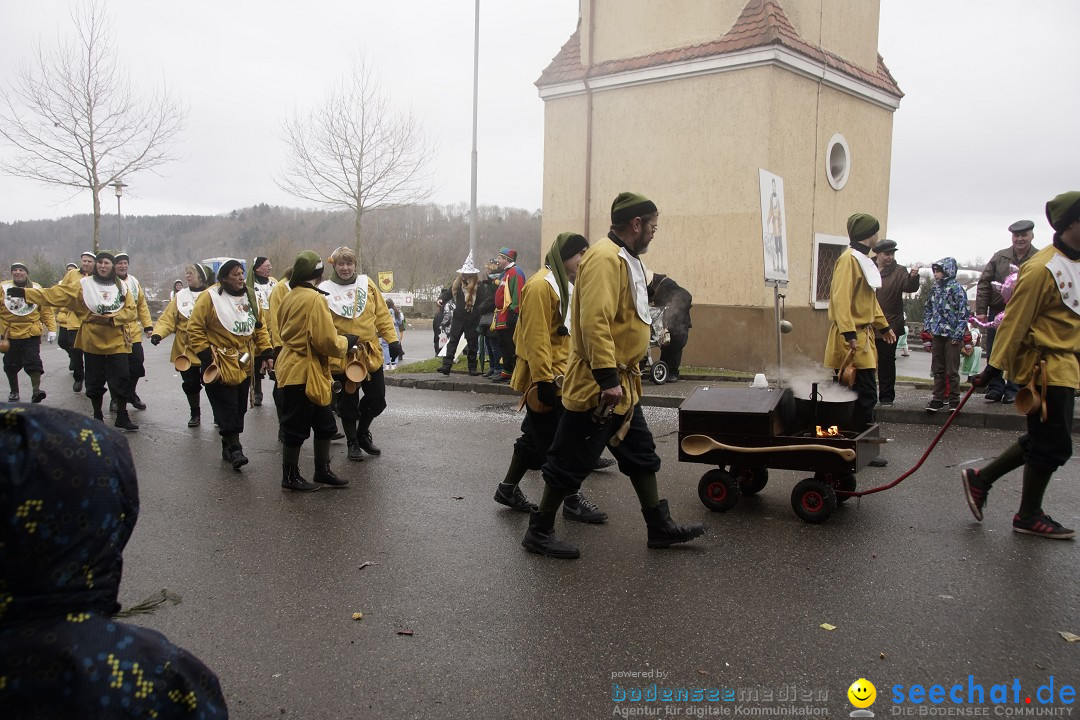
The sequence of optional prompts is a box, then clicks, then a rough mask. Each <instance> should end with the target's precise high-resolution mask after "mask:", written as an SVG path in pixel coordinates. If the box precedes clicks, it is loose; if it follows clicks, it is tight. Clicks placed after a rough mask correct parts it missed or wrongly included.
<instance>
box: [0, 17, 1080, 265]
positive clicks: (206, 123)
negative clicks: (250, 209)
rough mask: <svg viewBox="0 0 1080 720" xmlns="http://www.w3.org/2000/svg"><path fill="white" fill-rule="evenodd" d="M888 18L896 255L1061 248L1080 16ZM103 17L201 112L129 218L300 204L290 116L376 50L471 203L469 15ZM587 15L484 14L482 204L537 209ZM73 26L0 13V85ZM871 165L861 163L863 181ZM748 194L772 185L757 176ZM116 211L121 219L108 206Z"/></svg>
mask: <svg viewBox="0 0 1080 720" xmlns="http://www.w3.org/2000/svg"><path fill="white" fill-rule="evenodd" d="M601 1H602V2H613V1H615V0H601ZM699 1H700V2H707V1H708V0H699ZM786 1H787V2H796V1H798V0H786ZM881 6H882V12H881V34H880V50H881V54H882V55H883V56H884V58H885V62H886V64H887V65H888V66H889V68H890V70H891V71H892V73H893V75H894V76H895V77H896V78H897V81H898V82H899V83H900V86H901V88H902V89H903V90H904V92H905V93H906V97H905V98H904V100H903V101H902V103H901V105H900V109H899V110H898V111H897V113H896V114H895V116H894V120H895V124H894V136H893V162H892V183H891V198H890V207H889V224H888V227H887V234H888V235H889V236H890V237H892V238H894V239H895V240H897V242H898V243H899V244H900V252H899V253H898V256H897V257H898V260H900V261H901V262H903V261H911V260H922V261H930V260H934V259H937V258H938V257H940V256H942V255H943V254H951V255H954V256H955V257H957V258H958V259H960V260H966V259H971V258H974V257H976V256H980V255H981V256H983V257H984V258H988V257H989V255H990V254H992V252H993V251H994V250H997V249H1000V248H1002V247H1004V246H1007V245H1008V243H1009V236H1008V232H1007V230H1006V227H1007V226H1008V225H1009V224H1010V223H1011V222H1013V221H1014V220H1017V219H1020V218H1030V219H1032V220H1035V221H1036V245H1041V244H1045V243H1046V242H1049V239H1050V235H1051V232H1050V229H1049V226H1048V225H1047V224H1046V220H1045V217H1044V215H1043V206H1044V204H1045V202H1046V200H1047V199H1049V198H1050V197H1052V196H1053V195H1055V194H1057V193H1058V192H1061V191H1064V190H1072V189H1080V173H1078V172H1077V170H1078V165H1080V163H1078V160H1080V144H1078V143H1077V141H1076V130H1075V128H1076V127H1077V125H1078V118H1080V93H1078V92H1077V87H1078V81H1080V51H1078V49H1077V48H1078V44H1077V41H1076V30H1077V28H1078V27H1080V2H1077V1H1076V0H1030V1H1029V2H1018V1H1017V0H980V1H979V2H972V1H971V0H882V3H881ZM106 7H107V9H108V11H109V12H110V13H111V14H112V15H113V17H114V20H115V27H116V44H117V47H118V49H119V55H120V59H121V62H122V63H123V64H124V65H126V66H127V67H128V68H130V70H131V73H132V77H133V79H134V80H135V82H136V83H139V84H141V85H143V86H144V87H151V86H153V85H154V84H157V83H160V82H161V80H162V78H165V79H166V80H167V81H168V83H169V84H170V85H171V86H172V87H173V88H175V89H176V90H177V91H178V92H179V94H180V95H181V97H182V98H183V99H184V102H185V104H186V106H187V107H188V109H189V114H188V118H187V123H186V129H185V131H184V133H183V136H182V141H181V142H180V143H179V144H178V146H177V151H178V154H179V155H180V158H181V159H180V160H179V161H177V162H174V163H171V164H169V165H166V166H165V167H164V168H163V169H162V170H161V174H162V177H155V176H154V175H150V174H144V175H137V176H135V177H132V178H129V179H128V182H129V183H130V188H128V190H127V191H126V194H125V196H124V199H123V206H122V207H123V211H124V214H128V213H131V214H137V215H156V214H163V213H181V214H219V213H224V212H228V211H229V210H231V209H233V208H239V207H244V206H248V205H253V204H256V203H260V202H266V203H270V204H272V205H285V206H302V205H303V203H302V202H301V201H299V200H297V199H295V198H293V197H291V196H289V195H287V194H286V193H284V192H283V191H281V190H280V189H278V188H277V186H276V185H275V184H274V182H273V180H272V175H273V174H274V173H276V172H278V171H280V169H281V168H282V165H283V154H282V149H283V143H282V142H281V140H280V134H281V131H280V126H281V121H282V119H283V118H284V117H285V116H286V115H287V114H289V113H290V112H291V110H292V109H293V108H301V109H305V108H308V107H311V106H313V105H315V104H317V103H318V101H319V99H320V98H321V97H322V95H323V93H324V92H325V89H326V87H327V85H329V84H330V83H331V82H333V81H335V80H336V79H338V78H339V77H340V76H341V74H342V71H343V69H344V68H345V66H346V65H347V64H348V62H349V61H350V60H351V59H353V58H355V57H356V56H358V54H360V53H363V54H364V55H366V57H367V58H368V59H369V61H370V62H371V63H372V64H373V66H374V68H375V71H376V72H377V74H378V76H379V78H380V81H381V82H382V84H383V85H384V87H385V88H386V89H387V90H388V91H389V92H390V94H391V96H392V98H393V100H394V102H395V103H396V104H397V105H399V106H400V107H402V108H406V109H409V108H411V109H412V111H413V112H414V113H415V114H416V115H418V116H419V117H420V118H421V119H422V121H423V122H424V124H425V126H426V128H427V130H428V132H429V133H430V134H431V135H432V136H433V137H434V138H435V140H436V141H437V143H438V154H437V159H436V162H435V164H434V166H433V168H432V170H433V174H434V177H435V182H436V190H435V193H434V195H433V198H432V199H433V200H434V201H435V202H439V203H458V202H462V203H468V201H469V175H470V146H471V122H472V50H473V2H472V0H395V1H394V2H387V1H385V0H308V1H307V2H304V3H297V2H281V1H279V0H228V1H227V2H221V1H220V0H217V1H215V2H210V1H209V0H188V2H182V3H160V2H146V1H145V0H106ZM577 10H578V1H577V0H544V1H543V2H525V0H498V1H497V2H491V1H490V0H488V1H487V2H484V3H482V6H481V48H480V62H481V68H480V126H479V134H480V154H479V157H480V163H479V168H480V169H479V183H478V184H479V202H480V203H481V204H489V205H504V206H513V207H523V208H528V209H536V208H539V207H540V205H541V186H542V181H543V174H542V153H543V103H542V102H541V101H540V99H539V97H538V96H537V91H536V87H535V86H534V85H533V83H534V82H535V80H536V79H537V77H538V76H539V75H540V72H541V71H542V70H543V68H544V67H545V66H546V65H547V63H548V62H549V61H550V60H551V58H552V57H553V56H554V55H555V54H556V53H557V52H558V50H559V48H560V47H561V46H562V43H563V42H565V41H566V39H567V38H568V37H569V35H570V34H571V33H572V32H573V30H574V27H575V24H576V22H577ZM662 21H663V20H662V19H661V18H658V19H657V22H662ZM69 26H70V20H69V16H68V2H67V0H34V2H32V3H20V2H15V0H0V69H2V70H0V72H2V76H0V81H3V82H4V83H7V82H8V81H9V80H10V78H11V74H12V73H11V69H12V67H13V66H14V65H15V64H17V63H19V62H22V61H25V59H26V58H27V57H28V55H29V51H30V50H31V48H32V44H33V42H34V41H35V40H37V39H40V40H42V41H44V42H45V43H47V44H48V43H53V42H55V37H56V34H57V32H58V31H61V32H68V29H69ZM0 152H6V150H3V149H0ZM858 162H859V158H858V156H857V155H855V156H853V159H852V172H858V171H859V166H858ZM748 182H755V183H756V182H757V169H756V168H754V169H752V172H751V173H750V175H748ZM102 201H103V206H104V208H105V209H106V212H108V213H110V214H114V213H115V212H116V207H115V198H114V196H113V195H112V193H111V192H108V191H107V192H104V193H102ZM90 209H91V208H90V201H89V196H88V194H87V193H86V192H85V191H84V192H83V193H81V194H78V195H77V196H76V197H75V198H74V199H71V200H68V199H67V194H66V193H64V192H63V191H59V190H56V189H50V188H46V187H42V186H39V185H36V184H34V183H32V182H30V181H27V180H22V179H16V178H10V177H4V176H0V221H7V222H10V221H13V220H30V219H36V218H52V217H62V216H65V215H70V214H74V213H84V212H89V211H90Z"/></svg>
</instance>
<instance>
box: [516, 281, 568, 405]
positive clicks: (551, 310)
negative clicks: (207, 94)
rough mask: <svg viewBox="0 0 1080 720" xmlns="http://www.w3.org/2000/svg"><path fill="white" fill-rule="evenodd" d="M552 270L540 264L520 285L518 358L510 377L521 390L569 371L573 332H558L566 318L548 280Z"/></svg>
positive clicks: (550, 380) (517, 332)
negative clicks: (564, 333)
mask: <svg viewBox="0 0 1080 720" xmlns="http://www.w3.org/2000/svg"><path fill="white" fill-rule="evenodd" d="M549 272H551V271H550V270H548V269H547V268H541V269H540V272H538V273H536V274H535V275H533V276H532V277H531V278H529V279H528V280H527V281H526V282H525V285H524V287H522V289H521V302H520V304H519V305H518V311H519V313H520V315H519V316H518V323H517V328H516V329H515V330H514V345H515V347H516V348H517V362H516V364H515V365H514V376H513V377H512V378H511V379H510V387H512V388H514V389H515V390H517V391H518V392H525V391H526V390H528V389H529V388H530V387H532V385H533V383H536V382H553V381H554V379H555V376H556V375H565V374H566V364H567V361H568V360H569V358H570V336H569V335H559V328H561V327H562V326H563V321H562V316H561V315H560V314H559V309H560V303H559V296H558V295H556V294H555V289H554V288H553V287H551V284H550V283H548V281H547V276H548V273H549ZM572 316H573V313H571V317H572Z"/></svg>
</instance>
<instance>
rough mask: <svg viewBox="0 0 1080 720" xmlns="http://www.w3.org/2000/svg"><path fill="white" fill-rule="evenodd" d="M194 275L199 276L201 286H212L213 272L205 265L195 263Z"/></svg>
mask: <svg viewBox="0 0 1080 720" xmlns="http://www.w3.org/2000/svg"><path fill="white" fill-rule="evenodd" d="M195 274H196V275H198V276H199V280H200V284H201V285H205V286H207V287H209V286H211V285H213V284H214V281H215V278H214V270H213V268H211V267H210V266H209V265H207V264H206V263H195Z"/></svg>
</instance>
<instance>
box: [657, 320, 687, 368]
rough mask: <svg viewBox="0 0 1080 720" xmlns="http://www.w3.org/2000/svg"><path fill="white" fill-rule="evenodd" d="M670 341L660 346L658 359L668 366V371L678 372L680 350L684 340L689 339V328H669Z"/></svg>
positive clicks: (680, 360) (684, 343)
mask: <svg viewBox="0 0 1080 720" xmlns="http://www.w3.org/2000/svg"><path fill="white" fill-rule="evenodd" d="M669 332H670V333H671V342H669V343H668V344H667V345H665V346H663V347H662V348H660V359H661V360H663V361H664V364H665V365H667V366H668V372H669V373H672V374H674V375H678V374H679V368H680V367H682V351H683V348H684V347H686V342H687V341H688V340H689V339H690V331H689V330H670V331H669Z"/></svg>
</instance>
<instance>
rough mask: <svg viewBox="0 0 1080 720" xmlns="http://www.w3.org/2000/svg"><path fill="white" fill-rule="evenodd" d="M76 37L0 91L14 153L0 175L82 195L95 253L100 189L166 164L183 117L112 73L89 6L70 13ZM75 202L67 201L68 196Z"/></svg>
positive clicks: (169, 98) (168, 102) (106, 36)
mask: <svg viewBox="0 0 1080 720" xmlns="http://www.w3.org/2000/svg"><path fill="white" fill-rule="evenodd" d="M71 19H72V22H73V24H74V26H75V36H74V37H73V38H71V39H68V40H64V39H60V40H58V42H57V45H56V47H54V48H49V49H46V48H45V47H43V46H42V44H41V43H38V44H37V45H36V47H35V50H34V56H33V59H32V62H29V63H27V64H25V65H24V66H23V67H21V68H19V69H18V70H16V71H15V72H14V73H13V80H12V82H11V84H10V86H9V87H6V88H4V89H3V90H2V91H0V137H2V138H3V139H4V140H6V141H7V143H9V144H10V145H12V146H14V148H15V154H14V158H13V159H3V160H0V170H3V171H4V172H7V173H9V174H11V175H15V176H18V177H24V178H28V179H31V180H36V181H38V182H40V183H44V184H46V185H60V186H63V187H68V188H76V190H74V191H73V193H74V194H77V193H78V192H80V191H82V190H84V189H86V190H90V193H91V195H92V197H93V200H94V250H98V249H99V246H100V243H99V236H100V226H101V200H100V197H99V193H100V192H101V191H102V189H103V188H105V187H106V186H108V185H110V184H112V183H113V182H115V181H117V180H121V179H127V178H129V177H130V176H131V175H132V174H134V173H136V172H139V171H142V170H153V169H154V168H156V167H158V166H160V165H162V164H163V163H166V162H168V161H169V160H172V159H173V157H172V156H171V155H170V154H169V146H170V145H171V143H172V141H173V139H174V138H175V137H176V135H177V134H178V133H179V132H180V130H181V129H182V127H183V123H184V115H185V113H184V110H183V108H182V106H181V104H180V102H179V100H178V99H176V98H175V97H174V96H173V95H172V94H171V93H170V92H169V91H168V89H167V88H166V87H164V86H163V87H162V88H161V89H160V90H159V91H157V92H155V93H154V94H152V95H151V96H149V97H147V98H144V97H142V96H140V94H139V93H138V92H137V91H136V89H135V88H134V87H133V86H132V84H131V82H130V79H129V78H128V75H127V73H126V72H124V71H123V70H122V69H121V67H120V66H119V64H118V62H117V58H116V53H115V49H114V47H113V31H112V23H111V21H110V19H109V18H108V17H107V16H106V15H105V12H104V9H103V8H102V6H101V5H100V4H99V3H98V2H97V1H96V0H89V1H88V2H85V3H84V4H79V5H74V6H72V10H71ZM73 196H74V195H73Z"/></svg>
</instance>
